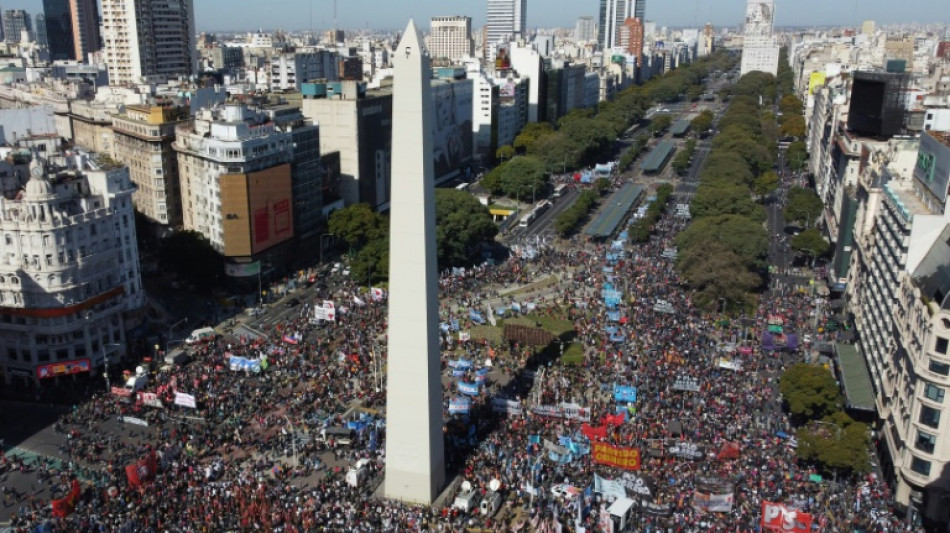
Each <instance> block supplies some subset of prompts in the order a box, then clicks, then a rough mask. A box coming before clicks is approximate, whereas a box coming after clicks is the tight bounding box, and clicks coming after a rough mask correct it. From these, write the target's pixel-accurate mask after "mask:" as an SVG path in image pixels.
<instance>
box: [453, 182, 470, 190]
mask: <svg viewBox="0 0 950 533" xmlns="http://www.w3.org/2000/svg"><path fill="white" fill-rule="evenodd" d="M455 190H456V191H467V190H468V183H462V184H459V185H456V186H455Z"/></svg>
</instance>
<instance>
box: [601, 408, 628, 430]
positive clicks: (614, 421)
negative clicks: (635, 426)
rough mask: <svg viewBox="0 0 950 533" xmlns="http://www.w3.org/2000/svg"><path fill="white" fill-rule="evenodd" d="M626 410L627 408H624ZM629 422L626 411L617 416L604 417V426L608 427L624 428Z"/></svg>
mask: <svg viewBox="0 0 950 533" xmlns="http://www.w3.org/2000/svg"><path fill="white" fill-rule="evenodd" d="M624 409H625V408H624ZM626 421H627V414H626V411H624V412H623V413H618V414H615V415H604V424H607V425H608V426H622V425H623V423H624V422H626Z"/></svg>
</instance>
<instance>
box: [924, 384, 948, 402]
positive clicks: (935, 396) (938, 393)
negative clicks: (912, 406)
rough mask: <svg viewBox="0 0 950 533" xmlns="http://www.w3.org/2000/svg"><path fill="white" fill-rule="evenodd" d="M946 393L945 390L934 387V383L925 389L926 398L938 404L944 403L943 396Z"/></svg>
mask: <svg viewBox="0 0 950 533" xmlns="http://www.w3.org/2000/svg"><path fill="white" fill-rule="evenodd" d="M945 393H946V391H945V390H943V389H941V388H940V387H938V386H936V385H934V384H933V383H928V384H927V386H926V387H924V396H926V397H927V399H929V400H933V401H935V402H937V403H941V402H943V395H944V394H945Z"/></svg>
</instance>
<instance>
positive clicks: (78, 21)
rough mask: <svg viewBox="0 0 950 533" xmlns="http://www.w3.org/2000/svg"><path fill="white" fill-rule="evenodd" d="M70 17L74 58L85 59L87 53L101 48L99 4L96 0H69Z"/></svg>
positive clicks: (80, 60)
mask: <svg viewBox="0 0 950 533" xmlns="http://www.w3.org/2000/svg"><path fill="white" fill-rule="evenodd" d="M69 10H70V15H71V17H72V21H71V22H72V35H73V50H74V51H75V56H74V59H75V60H76V61H79V62H85V61H87V58H88V56H89V54H91V53H93V52H98V51H99V50H101V49H102V35H101V34H100V33H99V6H98V4H97V3H96V0H69Z"/></svg>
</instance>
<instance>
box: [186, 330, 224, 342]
mask: <svg viewBox="0 0 950 533" xmlns="http://www.w3.org/2000/svg"><path fill="white" fill-rule="evenodd" d="M215 337H217V333H215V331H214V328H198V329H196V330H194V331H192V332H191V335H188V338H187V339H185V344H203V343H206V342H211V341H213V340H214V339H215Z"/></svg>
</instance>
